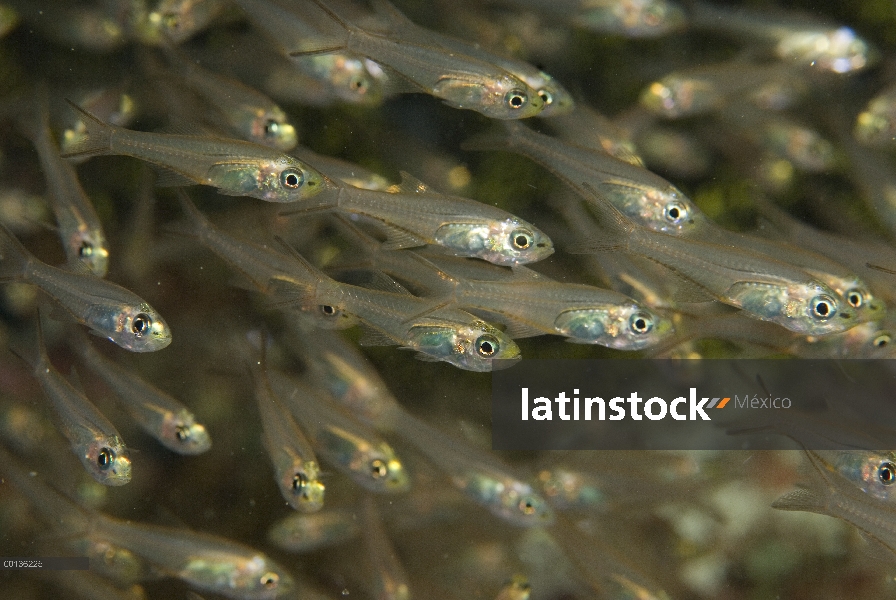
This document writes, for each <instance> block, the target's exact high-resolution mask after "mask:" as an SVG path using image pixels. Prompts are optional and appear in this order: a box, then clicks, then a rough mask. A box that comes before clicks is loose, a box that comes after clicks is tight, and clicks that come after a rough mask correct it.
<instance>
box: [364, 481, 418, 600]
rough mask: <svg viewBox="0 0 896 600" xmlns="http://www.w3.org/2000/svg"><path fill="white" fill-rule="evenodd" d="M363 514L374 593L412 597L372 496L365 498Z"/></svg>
mask: <svg viewBox="0 0 896 600" xmlns="http://www.w3.org/2000/svg"><path fill="white" fill-rule="evenodd" d="M362 514H363V519H364V541H365V546H366V547H367V548H366V550H367V552H366V558H367V562H368V564H369V565H370V576H369V579H368V582H369V591H370V593H371V595H372V596H373V597H374V598H377V599H378V600H409V599H410V598H411V597H412V594H411V586H410V584H409V581H408V574H407V572H406V571H405V568H404V565H402V563H401V559H400V558H399V557H398V554H397V553H396V552H395V547H394V546H393V544H392V542H391V540H390V539H389V535H388V533H387V532H386V527H385V525H384V524H383V521H382V517H381V516H380V513H379V510H378V509H377V507H376V501H375V499H374V498H373V497H372V496H367V497H366V498H365V499H364V505H363V513H362Z"/></svg>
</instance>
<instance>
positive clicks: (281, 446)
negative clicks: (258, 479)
mask: <svg viewBox="0 0 896 600" xmlns="http://www.w3.org/2000/svg"><path fill="white" fill-rule="evenodd" d="M266 371H267V367H266V363H265V361H264V359H263V358H262V360H261V361H259V362H257V363H256V364H254V365H252V376H253V379H254V381H255V400H256V402H257V403H258V411H259V412H260V413H261V425H262V430H263V434H262V442H263V443H264V447H265V450H267V453H268V456H270V458H271V462H272V463H273V465H274V471H275V472H276V476H277V477H276V479H277V484H278V485H279V487H280V494H281V495H282V496H283V498H284V499H285V500H286V502H287V503H289V505H290V506H291V507H293V508H294V509H295V510H298V511H300V512H305V513H310V512H317V511H319V510H320V509H321V508H323V506H324V492H325V488H324V484H323V483H321V482H320V479H319V477H320V467H319V466H318V464H317V457H316V456H315V455H314V450H313V449H312V448H311V443H310V442H309V441H308V440H307V439H306V437H305V434H304V433H303V432H302V430H301V429H299V426H298V425H296V423H295V421H294V420H293V418H292V416H291V415H290V412H289V408H287V406H286V405H285V404H283V402H282V401H281V400H280V399H279V398H278V397H277V394H276V393H274V391H273V390H272V389H271V385H270V382H269V381H268V377H267V372H266Z"/></svg>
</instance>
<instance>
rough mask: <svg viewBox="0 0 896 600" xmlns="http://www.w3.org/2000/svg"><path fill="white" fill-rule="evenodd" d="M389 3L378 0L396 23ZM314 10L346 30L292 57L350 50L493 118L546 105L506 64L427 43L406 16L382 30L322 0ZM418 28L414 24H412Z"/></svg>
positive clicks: (382, 13) (312, 2)
mask: <svg viewBox="0 0 896 600" xmlns="http://www.w3.org/2000/svg"><path fill="white" fill-rule="evenodd" d="M384 5H385V2H378V3H377V4H376V5H374V8H377V9H378V16H379V17H380V18H382V19H384V20H389V21H391V22H395V20H396V17H395V13H396V12H397V11H396V10H395V9H393V8H391V7H390V9H391V10H388V11H386V10H382V7H383V6H384ZM302 6H303V7H307V8H308V9H309V12H310V11H314V10H315V7H316V9H317V10H318V12H323V13H324V14H325V15H326V16H328V17H329V18H330V19H331V20H332V22H333V23H334V24H336V25H338V27H339V28H341V29H342V32H341V34H336V35H333V34H331V37H329V38H326V37H325V36H323V35H321V36H319V37H318V39H317V40H314V42H315V43H316V44H315V45H314V46H313V47H309V44H308V42H305V44H304V47H303V48H302V49H300V50H295V51H293V52H291V53H290V54H291V55H292V56H298V57H304V56H310V55H315V54H329V53H331V52H348V53H352V54H356V55H360V56H364V57H367V58H369V59H371V60H373V61H375V62H377V63H379V64H380V65H383V66H384V67H387V68H388V69H390V70H391V71H393V72H394V73H395V74H396V75H395V77H398V78H399V79H401V80H404V81H405V82H406V83H407V84H408V85H409V88H408V91H418V92H423V93H427V94H430V95H432V96H435V97H436V98H440V99H442V100H443V101H444V102H445V103H446V104H448V105H449V106H453V107H454V108H464V109H470V110H475V111H477V112H480V113H482V114H484V115H485V116H487V117H491V118H494V119H524V118H527V117H532V116H535V115H537V114H538V113H540V112H541V111H542V110H543V109H544V106H545V103H544V100H542V98H541V97H540V96H539V95H538V92H537V91H536V90H534V89H532V88H531V87H529V86H528V85H527V84H526V83H525V82H523V81H522V80H520V79H519V78H518V77H515V76H514V75H512V74H511V73H509V72H507V71H506V70H504V69H503V68H501V67H499V66H497V65H495V64H492V63H489V62H487V61H484V60H481V59H480V58H479V57H477V56H471V55H466V54H463V53H461V52H457V51H456V49H454V48H445V47H442V46H440V45H439V44H438V43H437V42H435V43H433V42H432V41H431V40H430V41H429V42H428V43H426V42H424V41H423V40H424V39H425V38H426V32H425V30H422V29H420V28H417V27H416V26H413V24H412V23H410V21H408V20H402V21H401V22H400V23H398V24H396V25H395V26H391V27H390V31H389V32H388V33H379V32H377V31H371V30H368V29H365V28H364V27H361V26H359V25H357V24H354V23H351V22H349V21H347V20H346V19H345V18H343V17H342V16H340V15H337V14H336V13H335V12H334V11H333V10H332V8H331V7H328V6H325V5H324V4H323V3H321V2H319V1H318V0H309V1H308V2H307V3H305V4H303V5H302ZM412 27H414V29H412Z"/></svg>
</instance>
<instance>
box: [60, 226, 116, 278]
mask: <svg viewBox="0 0 896 600" xmlns="http://www.w3.org/2000/svg"><path fill="white" fill-rule="evenodd" d="M66 250H67V254H68V255H69V256H70V257H71V260H72V262H76V263H81V264H83V265H85V266H86V267H87V268H88V269H89V270H90V272H91V273H93V274H94V275H96V276H97V277H105V275H106V272H107V271H108V270H109V249H108V248H107V246H106V238H105V237H104V236H103V232H102V231H84V230H79V231H77V232H75V233H74V234H73V235H72V236H71V237H70V238H69V242H68V248H67V249H66Z"/></svg>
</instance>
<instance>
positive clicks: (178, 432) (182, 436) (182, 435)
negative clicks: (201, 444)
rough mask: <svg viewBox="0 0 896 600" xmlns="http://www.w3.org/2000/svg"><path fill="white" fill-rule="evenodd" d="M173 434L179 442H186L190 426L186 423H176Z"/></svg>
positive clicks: (188, 437)
mask: <svg viewBox="0 0 896 600" xmlns="http://www.w3.org/2000/svg"><path fill="white" fill-rule="evenodd" d="M174 435H175V437H177V440H178V441H179V442H186V441H187V440H188V439H190V428H189V427H187V426H186V425H178V426H177V427H175V428H174Z"/></svg>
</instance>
